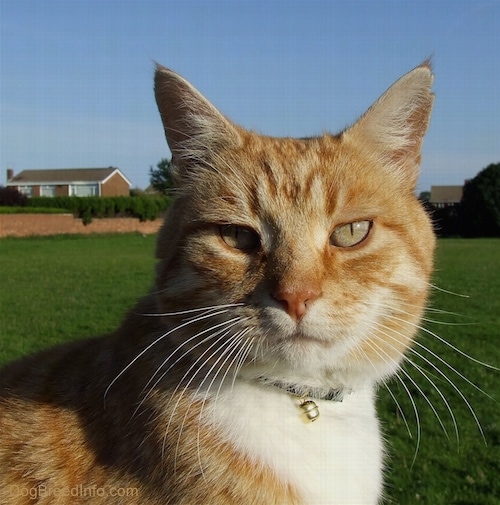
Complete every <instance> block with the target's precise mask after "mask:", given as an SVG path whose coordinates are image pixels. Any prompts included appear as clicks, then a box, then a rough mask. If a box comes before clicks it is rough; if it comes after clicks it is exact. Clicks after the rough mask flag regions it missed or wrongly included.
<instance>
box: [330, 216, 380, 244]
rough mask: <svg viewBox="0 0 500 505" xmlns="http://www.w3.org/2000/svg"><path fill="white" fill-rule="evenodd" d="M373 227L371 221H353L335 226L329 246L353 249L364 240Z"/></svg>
mask: <svg viewBox="0 0 500 505" xmlns="http://www.w3.org/2000/svg"><path fill="white" fill-rule="evenodd" d="M372 226H373V221H368V220H367V221H354V222H352V223H347V224H342V225H340V226H337V228H335V230H333V233H332V234H331V235H330V244H332V245H333V246H336V247H353V246H355V245H358V244H360V243H361V242H363V240H365V239H366V238H367V237H368V235H369V233H370V230H371V228H372Z"/></svg>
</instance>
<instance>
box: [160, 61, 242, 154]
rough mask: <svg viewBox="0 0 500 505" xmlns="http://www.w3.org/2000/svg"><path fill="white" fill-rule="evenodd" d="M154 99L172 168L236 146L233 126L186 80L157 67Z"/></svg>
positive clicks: (237, 142) (235, 131) (238, 140)
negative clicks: (212, 151)
mask: <svg viewBox="0 0 500 505" xmlns="http://www.w3.org/2000/svg"><path fill="white" fill-rule="evenodd" d="M155 97H156V103H157V105H158V109H159V111H160V116H161V120H162V122H163V127H164V129H165V137H166V138H167V142H168V145H169V147H170V150H171V151H172V158H173V160H174V161H175V163H176V164H182V161H183V160H189V159H193V158H198V159H200V157H203V152H207V151H211V150H214V149H217V148H221V147H235V146H237V145H239V143H240V137H239V135H238V132H237V130H236V128H235V127H234V126H233V124H232V123H231V122H230V121H229V120H228V119H226V118H225V117H224V116H223V115H222V114H221V113H220V112H219V111H218V110H217V109H216V108H215V107H214V106H213V105H212V104H211V103H210V102H209V101H208V100H207V99H206V98H205V97H204V96H203V95H202V94H201V93H200V92H199V91H198V90H196V89H195V88H194V87H193V86H192V85H191V84H190V83H189V82H188V81H186V79H184V78H183V77H181V76H180V75H179V74H177V73H175V72H173V71H172V70H170V69H168V68H165V67H163V66H161V65H158V64H157V65H156V73H155Z"/></svg>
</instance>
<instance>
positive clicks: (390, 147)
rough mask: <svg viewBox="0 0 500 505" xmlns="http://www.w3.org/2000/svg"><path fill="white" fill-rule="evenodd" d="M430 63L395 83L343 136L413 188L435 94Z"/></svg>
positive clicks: (427, 62)
mask: <svg viewBox="0 0 500 505" xmlns="http://www.w3.org/2000/svg"><path fill="white" fill-rule="evenodd" d="M432 81H433V75H432V68H431V63H430V61H429V60H427V61H425V62H424V63H422V64H421V65H420V66H418V67H417V68H415V69H413V70H412V71H411V72H409V73H407V74H406V75H404V76H403V77H401V78H400V79H399V80H398V81H396V82H395V83H394V84H393V85H392V86H391V87H390V88H389V89H388V90H387V91H386V92H385V93H384V94H383V95H382V96H381V97H380V98H379V99H378V100H377V101H376V102H375V103H374V104H373V105H372V106H371V107H370V108H369V109H368V111H367V112H366V113H365V114H364V115H363V116H362V117H361V118H360V119H359V120H358V121H357V122H356V123H355V124H354V125H353V126H352V127H350V128H348V129H347V130H346V131H345V132H344V133H343V136H344V138H345V139H346V140H347V141H348V142H353V143H355V144H356V145H363V146H364V147H365V148H366V149H368V150H369V151H370V152H372V153H373V154H374V155H375V156H377V157H378V159H379V160H380V161H381V162H382V163H383V164H384V165H385V166H387V167H388V168H390V169H393V170H394V171H397V172H398V177H399V178H401V179H402V180H405V181H407V182H409V183H410V184H412V185H416V181H417V177H418V172H419V165H420V151H421V148H422V141H423V137H424V135H425V133H426V131H427V128H428V126H429V120H430V115H431V111H432V105H433V102H434V94H433V93H432V92H431V86H432Z"/></svg>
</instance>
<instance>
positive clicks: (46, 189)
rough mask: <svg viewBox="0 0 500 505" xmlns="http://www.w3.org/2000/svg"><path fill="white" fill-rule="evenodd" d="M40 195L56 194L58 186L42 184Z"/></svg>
mask: <svg viewBox="0 0 500 505" xmlns="http://www.w3.org/2000/svg"><path fill="white" fill-rule="evenodd" d="M40 196H56V187H55V186H40Z"/></svg>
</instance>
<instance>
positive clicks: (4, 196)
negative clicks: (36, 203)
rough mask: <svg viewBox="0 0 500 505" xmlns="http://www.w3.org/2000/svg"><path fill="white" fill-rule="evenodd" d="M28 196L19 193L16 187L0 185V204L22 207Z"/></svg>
mask: <svg viewBox="0 0 500 505" xmlns="http://www.w3.org/2000/svg"><path fill="white" fill-rule="evenodd" d="M27 202H28V197H27V196H26V195H23V194H21V193H19V191H18V190H17V189H16V188H11V187H9V186H7V187H5V186H0V205H5V206H9V207H13V206H14V207H24V206H25V205H26V203H27Z"/></svg>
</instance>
